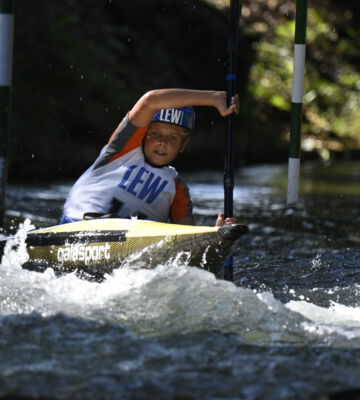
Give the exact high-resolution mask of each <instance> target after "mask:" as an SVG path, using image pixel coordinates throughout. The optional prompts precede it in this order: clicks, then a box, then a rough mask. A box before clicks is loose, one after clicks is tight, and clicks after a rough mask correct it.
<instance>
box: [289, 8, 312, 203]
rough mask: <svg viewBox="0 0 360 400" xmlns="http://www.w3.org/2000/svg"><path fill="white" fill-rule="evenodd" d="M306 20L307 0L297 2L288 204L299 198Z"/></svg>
mask: <svg viewBox="0 0 360 400" xmlns="http://www.w3.org/2000/svg"><path fill="white" fill-rule="evenodd" d="M306 20H307V0H296V19H295V45H294V69H293V80H292V98H291V120H290V152H289V166H288V191H287V203H288V204H294V203H296V202H297V201H298V198H299V180H300V143H301V119H302V102H303V93H304V73H305V50H306V45H305V41H306Z"/></svg>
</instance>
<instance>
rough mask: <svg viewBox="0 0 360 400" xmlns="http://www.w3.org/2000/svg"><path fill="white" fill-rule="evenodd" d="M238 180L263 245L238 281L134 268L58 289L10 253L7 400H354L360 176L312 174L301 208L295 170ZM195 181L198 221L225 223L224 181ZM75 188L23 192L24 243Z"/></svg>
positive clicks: (243, 261)
mask: <svg viewBox="0 0 360 400" xmlns="http://www.w3.org/2000/svg"><path fill="white" fill-rule="evenodd" d="M236 177H237V182H236V187H235V190H234V209H235V214H236V215H237V216H238V217H239V219H240V221H241V222H242V223H245V224H248V225H249V227H250V233H249V234H248V235H246V236H245V237H244V238H243V239H241V241H240V243H239V246H238V248H237V249H236V252H235V256H234V263H235V268H234V278H235V280H234V283H231V282H226V281H223V280H220V279H216V278H215V277H214V276H213V275H212V274H210V273H208V272H206V271H204V270H201V269H199V268H196V267H187V266H180V267H179V266H177V267H174V266H172V265H159V266H157V267H156V268H155V269H147V270H133V269H131V268H130V267H131V266H127V267H125V268H122V269H119V270H116V271H115V272H114V274H112V275H109V276H107V277H106V280H105V281H104V282H102V283H95V282H89V281H86V280H81V279H79V278H78V277H76V276H75V275H71V274H70V275H66V276H62V277H55V275H54V272H53V270H52V269H48V270H47V271H46V272H45V273H36V272H31V271H27V270H24V269H22V268H21V263H22V262H23V261H24V259H25V258H26V252H25V250H24V246H21V245H20V247H19V248H18V250H17V251H14V250H11V246H9V247H8V249H7V251H6V255H5V256H4V257H3V259H2V264H1V268H0V312H1V314H0V399H5V398H6V399H10V398H17V399H20V398H21V399H182V400H183V399H232V400H234V399H249V400H250V399H270V400H272V399H274V400H275V399H296V400H297V399H335V398H339V399H347V398H349V399H350V398H352V397H350V396H351V393H353V392H354V391H356V389H358V388H360V381H359V377H360V357H359V356H360V248H359V244H360V230H359V225H360V224H359V222H360V212H359V211H360V210H359V204H360V189H359V186H360V185H359V178H360V164H350V163H348V164H341V165H340V166H339V165H337V166H333V167H328V168H325V167H321V166H317V165H305V166H304V168H303V170H302V179H301V182H302V183H301V196H300V201H299V203H298V204H297V205H296V207H289V206H286V204H285V192H284V191H285V189H286V168H285V167H283V166H267V165H265V166H257V167H252V168H244V169H243V170H241V171H238V172H237V174H236ZM187 180H188V182H189V184H190V190H191V193H192V197H193V200H194V205H195V214H196V217H197V221H198V223H199V224H213V222H214V220H215V216H216V214H217V212H219V211H221V209H222V205H223V189H222V174H221V173H218V172H214V173H209V172H206V173H196V174H193V175H191V176H189V177H188V179H187ZM69 188H70V185H69V184H53V185H38V186H29V185H27V186H25V185H11V186H10V188H9V192H8V197H9V199H8V213H7V215H8V219H11V220H13V221H14V222H13V228H12V231H13V232H14V233H15V232H16V238H15V239H13V240H17V241H18V242H19V243H23V241H24V238H25V236H26V231H27V230H29V229H31V228H32V225H35V226H36V227H39V226H49V225H53V224H56V223H57V219H58V217H59V215H60V212H61V204H62V203H63V201H64V198H65V196H66V194H67V192H68V190H69ZM19 223H20V225H19ZM9 244H10V243H9ZM336 393H337V394H336ZM339 396H340V397H339Z"/></svg>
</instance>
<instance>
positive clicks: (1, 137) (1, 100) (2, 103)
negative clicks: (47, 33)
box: [0, 0, 14, 227]
mask: <svg viewBox="0 0 360 400" xmlns="http://www.w3.org/2000/svg"><path fill="white" fill-rule="evenodd" d="M13 30H14V3H13V0H0V226H1V227H3V226H4V218H5V200H6V183H7V152H8V141H9V140H8V139H9V130H10V88H11V80H12V52H13V36H14V35H13Z"/></svg>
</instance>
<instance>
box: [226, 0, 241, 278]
mask: <svg viewBox="0 0 360 400" xmlns="http://www.w3.org/2000/svg"><path fill="white" fill-rule="evenodd" d="M241 6H242V1H239V0H231V2H230V25H229V35H228V46H227V47H228V51H227V70H226V92H227V96H228V98H227V102H228V104H230V103H231V97H232V96H234V95H235V94H236V66H237V62H236V61H237V43H238V40H237V38H238V31H239V20H240V15H241ZM226 122H227V124H226V152H225V167H224V215H225V218H229V217H232V216H233V191H234V165H233V164H234V161H233V152H234V149H233V126H234V114H231V115H229V116H228V117H227V118H226ZM224 279H226V280H228V281H232V280H233V259H232V258H230V259H228V260H227V261H226V262H225V263H224Z"/></svg>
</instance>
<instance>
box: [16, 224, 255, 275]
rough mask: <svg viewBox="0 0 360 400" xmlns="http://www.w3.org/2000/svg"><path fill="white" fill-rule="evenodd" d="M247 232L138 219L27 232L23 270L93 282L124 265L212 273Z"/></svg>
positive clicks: (236, 226)
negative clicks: (87, 278)
mask: <svg viewBox="0 0 360 400" xmlns="http://www.w3.org/2000/svg"><path fill="white" fill-rule="evenodd" d="M247 231H248V227H247V226H245V225H239V224H234V225H226V226H223V227H209V226H192V225H176V224H168V223H160V222H153V221H145V220H138V219H120V218H103V219H102V218H98V219H91V220H84V221H79V222H72V223H68V224H63V225H56V226H51V227H49V228H43V229H38V230H34V231H30V232H28V235H27V239H26V244H27V251H28V253H29V260H28V261H27V262H26V263H25V264H24V265H23V267H25V268H28V269H31V270H39V271H43V270H44V269H46V268H47V267H52V268H54V269H55V271H57V272H59V273H66V272H73V271H77V272H82V273H85V274H89V275H90V276H93V277H95V278H96V279H97V278H101V277H102V276H103V275H104V274H106V273H110V272H111V271H112V270H113V269H115V268H120V267H122V266H124V265H130V266H134V267H140V268H151V267H154V266H156V265H158V264H164V263H168V262H171V263H174V264H175V265H176V264H182V265H184V264H185V265H192V266H198V267H202V268H205V269H207V270H209V271H211V272H215V273H216V272H217V271H218V269H219V268H221V266H222V264H223V262H224V261H225V260H226V259H227V258H229V257H230V256H231V254H232V251H233V249H234V247H235V246H236V243H237V242H238V240H239V239H240V237H241V236H242V235H243V234H245V233H246V232H247Z"/></svg>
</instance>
